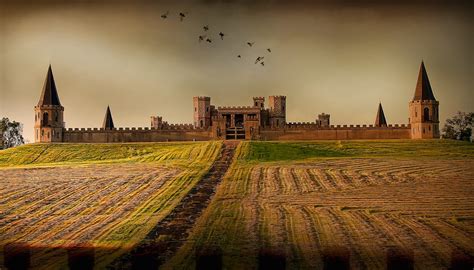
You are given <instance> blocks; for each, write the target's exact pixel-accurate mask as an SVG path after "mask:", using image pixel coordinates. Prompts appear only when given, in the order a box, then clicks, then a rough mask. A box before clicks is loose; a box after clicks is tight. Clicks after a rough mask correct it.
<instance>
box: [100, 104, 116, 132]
mask: <svg viewBox="0 0 474 270" xmlns="http://www.w3.org/2000/svg"><path fill="white" fill-rule="evenodd" d="M102 128H103V129H108V130H111V129H114V128H115V126H114V120H113V119H112V113H111V112H110V107H109V106H107V110H106V111H105V117H104V122H103V123H102Z"/></svg>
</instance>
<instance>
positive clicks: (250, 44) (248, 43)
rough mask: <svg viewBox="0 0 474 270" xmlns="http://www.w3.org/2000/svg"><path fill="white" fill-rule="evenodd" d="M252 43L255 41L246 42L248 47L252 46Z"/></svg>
mask: <svg viewBox="0 0 474 270" xmlns="http://www.w3.org/2000/svg"><path fill="white" fill-rule="evenodd" d="M254 43H255V42H247V45H249V46H250V47H252V46H253V44H254Z"/></svg>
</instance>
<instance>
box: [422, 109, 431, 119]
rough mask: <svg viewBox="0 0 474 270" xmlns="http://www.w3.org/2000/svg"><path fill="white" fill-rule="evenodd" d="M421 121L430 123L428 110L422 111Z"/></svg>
mask: <svg viewBox="0 0 474 270" xmlns="http://www.w3.org/2000/svg"><path fill="white" fill-rule="evenodd" d="M423 120H424V121H430V109H428V108H424V109H423Z"/></svg>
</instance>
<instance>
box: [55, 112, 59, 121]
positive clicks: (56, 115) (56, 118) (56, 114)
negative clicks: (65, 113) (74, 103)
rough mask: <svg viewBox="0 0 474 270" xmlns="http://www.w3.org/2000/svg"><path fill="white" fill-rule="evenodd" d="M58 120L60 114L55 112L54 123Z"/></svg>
mask: <svg viewBox="0 0 474 270" xmlns="http://www.w3.org/2000/svg"><path fill="white" fill-rule="evenodd" d="M58 118H59V115H58V112H54V121H55V122H58Z"/></svg>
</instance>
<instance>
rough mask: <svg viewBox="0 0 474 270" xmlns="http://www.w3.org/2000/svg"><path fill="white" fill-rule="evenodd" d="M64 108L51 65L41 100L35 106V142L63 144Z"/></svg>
mask: <svg viewBox="0 0 474 270" xmlns="http://www.w3.org/2000/svg"><path fill="white" fill-rule="evenodd" d="M63 113H64V107H63V106H61V102H60V101H59V95H58V91H57V89H56V83H55V81H54V76H53V71H52V69H51V65H49V68H48V73H47V74H46V79H45V81H44V85H43V91H42V92H41V97H40V100H39V101H38V104H37V105H36V106H35V134H34V136H35V142H62V141H63V129H64V126H65V124H64V118H63Z"/></svg>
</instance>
